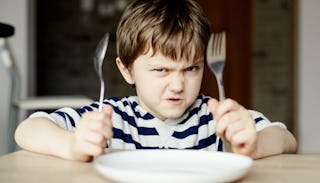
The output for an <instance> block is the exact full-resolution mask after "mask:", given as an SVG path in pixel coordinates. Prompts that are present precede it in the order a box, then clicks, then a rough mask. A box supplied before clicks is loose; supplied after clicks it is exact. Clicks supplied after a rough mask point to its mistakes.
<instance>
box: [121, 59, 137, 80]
mask: <svg viewBox="0 0 320 183" xmlns="http://www.w3.org/2000/svg"><path fill="white" fill-rule="evenodd" d="M116 63H117V67H118V69H119V71H120V73H121V74H122V77H123V78H124V79H125V80H126V82H127V83H128V84H131V85H133V84H135V83H134V79H133V77H132V75H131V73H130V71H129V69H128V68H127V67H126V66H125V65H124V64H123V62H122V61H121V59H120V58H119V57H117V58H116Z"/></svg>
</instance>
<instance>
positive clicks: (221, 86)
mask: <svg viewBox="0 0 320 183" xmlns="http://www.w3.org/2000/svg"><path fill="white" fill-rule="evenodd" d="M218 90H219V101H223V100H224V99H226V96H225V93H224V86H223V84H222V83H218Z"/></svg>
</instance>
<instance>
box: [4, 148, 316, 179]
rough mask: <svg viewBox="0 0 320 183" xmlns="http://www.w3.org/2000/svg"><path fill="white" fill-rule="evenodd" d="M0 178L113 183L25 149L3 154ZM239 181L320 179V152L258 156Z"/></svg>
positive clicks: (82, 166)
mask: <svg viewBox="0 0 320 183" xmlns="http://www.w3.org/2000/svg"><path fill="white" fill-rule="evenodd" d="M0 182H8V183H15V182H19V183H29V182H30V183H31V182H32V183H34V182H46V183H51V182H55V183H56V182H59V183H63V182H67V183H75V182H77V183H79V182H94V183H113V182H112V181H111V180H108V179H106V178H104V177H102V176H101V175H100V174H99V172H97V170H96V169H95V168H94V167H93V166H92V164H91V163H82V162H75V161H68V160H63V159H60V158H56V157H52V156H47V155H41V154H37V153H32V152H28V151H24V150H21V151H17V152H14V153H10V154H7V155H4V156H1V157H0ZM237 182H241V183H242V182H244V183H247V182H266V183H267V182H268V183H270V182H288V183H295V182H297V183H298V182H299V183H301V182H320V154H303V155H301V154H291V155H289V154H283V155H277V156H272V157H268V158H263V159H260V160H255V161H254V162H253V166H252V168H251V169H250V171H249V173H248V174H247V175H246V176H245V177H244V178H243V179H242V180H239V181H237Z"/></svg>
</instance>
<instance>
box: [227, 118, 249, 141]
mask: <svg viewBox="0 0 320 183" xmlns="http://www.w3.org/2000/svg"><path fill="white" fill-rule="evenodd" d="M245 128H246V126H245V124H244V123H241V122H240V121H233V122H230V124H229V125H228V126H227V127H226V131H225V137H226V139H227V140H228V141H232V138H233V136H234V135H236V134H237V133H239V132H241V131H242V130H244V129H245Z"/></svg>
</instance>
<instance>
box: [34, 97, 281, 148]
mask: <svg viewBox="0 0 320 183" xmlns="http://www.w3.org/2000/svg"><path fill="white" fill-rule="evenodd" d="M209 99H210V97H208V96H204V95H199V96H198V98H197V99H196V101H195V102H194V103H193V105H192V106H191V107H190V108H189V109H188V110H187V111H186V112H185V113H184V115H182V116H181V117H180V118H178V119H167V120H165V121H162V120H160V119H158V118H156V117H154V116H153V115H151V114H150V113H148V112H147V111H146V110H145V109H144V108H142V107H141V106H140V105H139V103H138V98H137V97H136V96H129V97H124V98H122V99H119V98H109V99H106V100H105V101H104V103H105V104H110V105H112V106H113V109H114V111H113V114H112V123H113V132H114V136H113V138H112V139H111V140H110V141H108V144H107V146H109V148H113V149H203V150H215V149H216V147H215V145H216V135H215V125H216V122H215V120H214V119H213V116H212V114H211V112H210V109H209V107H208V100H209ZM97 110H98V103H97V102H95V103H92V104H91V105H88V106H84V107H81V108H79V109H72V108H62V109H59V110H57V111H55V112H53V113H50V114H48V113H45V112H36V113H34V114H32V115H31V116H30V117H46V118H49V119H51V120H52V121H54V122H55V123H56V124H58V125H59V126H60V127H62V128H64V129H66V130H69V131H73V130H74V129H75V128H76V127H77V124H78V122H79V121H80V119H81V116H82V115H83V114H84V113H85V112H88V111H97ZM250 112H251V113H252V116H253V118H254V120H255V122H256V130H257V131H259V130H262V129H264V128H266V127H268V126H273V125H276V126H281V127H284V128H285V126H284V125H283V124H282V123H279V122H278V123H275V122H274V123H271V122H270V121H269V120H268V119H267V118H266V117H264V116H263V115H262V114H261V113H259V112H256V111H250ZM218 149H219V151H223V149H224V148H223V143H222V142H219V148H218Z"/></svg>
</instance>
